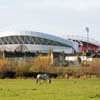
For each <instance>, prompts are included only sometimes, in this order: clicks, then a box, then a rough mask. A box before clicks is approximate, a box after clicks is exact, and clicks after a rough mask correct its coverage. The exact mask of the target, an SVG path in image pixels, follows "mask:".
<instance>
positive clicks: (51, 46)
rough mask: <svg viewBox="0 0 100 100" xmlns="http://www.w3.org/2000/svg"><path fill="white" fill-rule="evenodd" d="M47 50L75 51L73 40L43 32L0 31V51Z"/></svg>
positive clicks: (55, 51) (33, 51)
mask: <svg viewBox="0 0 100 100" xmlns="http://www.w3.org/2000/svg"><path fill="white" fill-rule="evenodd" d="M49 50H52V51H53V53H61V52H64V53H65V54H73V53H74V52H77V48H75V43H74V42H73V41H70V40H67V39H62V38H60V37H57V36H53V35H49V34H45V33H40V32H34V31H21V32H1V33H0V51H5V52H10V54H11V53H12V52H17V53H18V52H30V53H36V52H40V53H48V51H49ZM30 55H32V54H30Z"/></svg>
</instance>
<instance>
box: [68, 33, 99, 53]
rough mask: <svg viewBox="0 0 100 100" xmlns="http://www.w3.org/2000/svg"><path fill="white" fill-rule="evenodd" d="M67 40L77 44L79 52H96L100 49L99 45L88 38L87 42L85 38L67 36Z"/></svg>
mask: <svg viewBox="0 0 100 100" xmlns="http://www.w3.org/2000/svg"><path fill="white" fill-rule="evenodd" d="M67 39H68V40H71V41H73V42H75V43H77V44H78V47H79V51H80V52H87V51H92V52H96V51H98V50H99V49H100V43H99V42H98V41H96V40H95V39H92V38H88V40H87V37H85V36H71V35H68V36H67Z"/></svg>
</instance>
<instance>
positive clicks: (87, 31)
mask: <svg viewBox="0 0 100 100" xmlns="http://www.w3.org/2000/svg"><path fill="white" fill-rule="evenodd" d="M85 29H86V33H87V52H88V50H89V46H88V43H89V28H88V27H86V28H85Z"/></svg>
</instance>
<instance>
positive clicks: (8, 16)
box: [0, 0, 100, 41]
mask: <svg viewBox="0 0 100 100" xmlns="http://www.w3.org/2000/svg"><path fill="white" fill-rule="evenodd" d="M85 27H88V28H89V37H90V38H93V39H96V40H98V41H100V0H0V31H23V30H32V31H38V32H43V33H48V34H52V35H57V36H62V37H66V36H67V35H79V36H86V30H85Z"/></svg>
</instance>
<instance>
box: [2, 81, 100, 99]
mask: <svg viewBox="0 0 100 100" xmlns="http://www.w3.org/2000/svg"><path fill="white" fill-rule="evenodd" d="M0 100H100V79H86V80H79V79H73V80H66V79H56V80H53V81H52V83H51V84H48V83H46V82H45V83H42V84H40V85H37V84H36V83H35V80H31V79H26V80H25V79H17V80H16V79H4V80H0Z"/></svg>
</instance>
